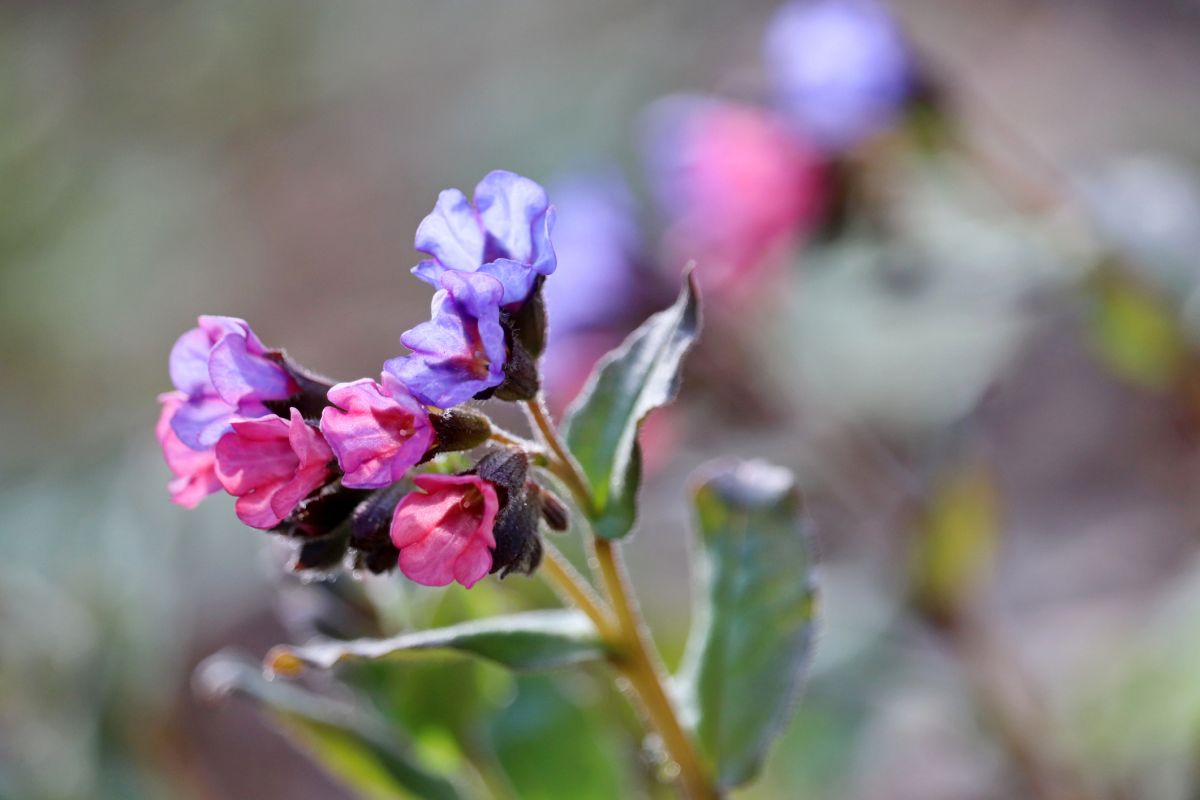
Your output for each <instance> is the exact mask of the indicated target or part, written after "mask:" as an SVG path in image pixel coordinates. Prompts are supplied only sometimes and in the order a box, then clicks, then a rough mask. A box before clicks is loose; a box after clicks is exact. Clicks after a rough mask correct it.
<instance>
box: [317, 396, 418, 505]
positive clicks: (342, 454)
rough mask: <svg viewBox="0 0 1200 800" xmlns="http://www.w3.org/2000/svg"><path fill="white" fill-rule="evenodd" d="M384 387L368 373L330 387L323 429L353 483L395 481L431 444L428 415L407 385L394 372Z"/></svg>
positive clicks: (368, 486) (369, 486) (347, 481)
mask: <svg viewBox="0 0 1200 800" xmlns="http://www.w3.org/2000/svg"><path fill="white" fill-rule="evenodd" d="M384 383H385V386H384V387H381V386H379V384H377V383H375V381H373V380H370V379H369V378H364V379H362V380H359V381H354V382H353V383H340V384H338V385H337V386H334V387H333V388H332V389H330V390H329V401H330V402H331V403H333V405H332V406H329V407H327V408H326V409H325V410H324V411H323V412H322V414H321V431H322V432H323V433H324V434H325V439H326V441H327V442H328V443H329V445H330V447H331V448H332V449H333V451H334V453H335V454H336V456H337V460H338V464H339V465H340V466H341V468H342V471H343V472H344V473H345V475H344V476H343V477H342V483H343V484H344V485H346V486H349V487H351V488H361V489H374V488H380V487H383V486H388V485H390V484H392V483H395V482H396V481H397V480H399V479H400V478H401V477H403V475H404V473H405V472H406V471H408V470H409V469H410V468H411V467H413V466H415V465H416V464H417V462H418V461H420V460H421V458H422V457H423V456H424V455H425V452H426V451H427V450H428V449H429V445H430V444H431V443H432V439H433V431H432V428H431V426H430V423H429V415H428V413H427V412H426V411H425V409H424V408H423V407H422V406H421V404H420V403H418V402H417V401H416V399H414V398H413V396H412V395H411V393H410V392H409V391H408V388H407V387H406V386H404V384H402V383H400V382H399V381H398V380H396V379H395V378H394V377H392V376H391V375H390V374H387V373H385V375H384Z"/></svg>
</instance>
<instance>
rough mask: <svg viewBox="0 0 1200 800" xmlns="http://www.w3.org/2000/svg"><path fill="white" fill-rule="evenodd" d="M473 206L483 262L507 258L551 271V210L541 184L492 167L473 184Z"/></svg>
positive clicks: (552, 261) (552, 266)
mask: <svg viewBox="0 0 1200 800" xmlns="http://www.w3.org/2000/svg"><path fill="white" fill-rule="evenodd" d="M475 207H476V208H477V209H478V210H479V218H480V220H481V221H482V222H483V228H484V230H485V231H486V232H487V245H486V247H485V249H484V253H483V260H484V261H485V262H488V261H494V260H496V259H498V258H508V259H511V260H513V261H515V262H518V263H521V264H527V265H528V266H529V267H530V268H531V269H533V270H534V271H535V272H538V273H540V274H542V275H549V274H551V273H552V272H554V267H555V265H556V262H555V258H554V247H553V246H552V245H551V243H550V230H551V228H552V227H553V224H554V212H553V209H551V207H550V201H549V199H548V198H547V197H546V190H545V189H543V188H542V187H541V185H539V184H538V183H536V182H535V181H532V180H530V179H529V178H525V177H523V176H521V175H517V174H515V173H512V172H507V171H505V170H496V171H495V172H491V173H488V175H487V176H486V177H484V179H483V180H482V181H480V182H479V185H478V186H476V187H475ZM522 299H524V298H522Z"/></svg>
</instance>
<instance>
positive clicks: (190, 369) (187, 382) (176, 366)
mask: <svg viewBox="0 0 1200 800" xmlns="http://www.w3.org/2000/svg"><path fill="white" fill-rule="evenodd" d="M210 350H212V342H211V341H210V340H209V338H208V334H207V333H205V332H204V331H203V330H201V329H200V328H192V329H191V330H190V331H188V332H187V333H185V334H183V335H182V336H180V337H179V338H178V339H177V340H176V341H175V346H174V347H172V348H171V358H170V361H169V370H170V373H171V383H173V384H175V388H176V389H178V390H179V391H181V392H183V393H184V394H186V395H187V396H188V397H193V396H196V395H199V394H203V393H204V391H205V390H206V389H208V387H209V378H208V353H209V351H210Z"/></svg>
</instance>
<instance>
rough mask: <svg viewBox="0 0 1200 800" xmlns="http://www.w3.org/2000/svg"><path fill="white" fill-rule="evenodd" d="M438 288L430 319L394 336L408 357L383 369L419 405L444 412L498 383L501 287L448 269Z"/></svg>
mask: <svg viewBox="0 0 1200 800" xmlns="http://www.w3.org/2000/svg"><path fill="white" fill-rule="evenodd" d="M438 283H439V285H440V287H441V288H440V290H439V291H438V292H437V293H435V294H434V296H433V308H432V312H433V313H432V317H433V318H432V319H430V320H429V321H428V322H422V323H421V324H420V325H418V326H417V327H415V328H413V329H412V330H409V331H405V333H404V334H403V335H402V336H401V337H400V341H401V343H402V344H403V345H404V346H405V347H407V348H409V349H410V350H412V351H413V352H412V354H411V355H407V356H401V357H399V358H393V359H391V360H390V361H388V362H387V363H386V364H384V365H383V369H384V371H385V372H388V373H391V375H392V376H393V377H395V378H397V379H398V380H399V381H400V382H401V383H403V384H404V385H405V386H407V387H408V389H409V391H411V392H412V393H413V396H415V397H416V398H417V399H418V400H420V401H421V402H422V403H425V404H427V405H431V406H436V407H438V408H450V407H451V406H456V405H458V404H459V403H462V402H464V401H466V400H470V399H471V398H472V397H474V396H475V395H476V394H478V393H479V392H482V391H484V390H485V389H490V388H492V387H493V386H498V385H500V383H502V382H503V381H504V361H505V347H504V329H503V328H501V327H500V303H501V300H502V298H503V297H504V286H503V285H502V284H501V283H500V281H499V280H497V279H496V278H495V277H493V276H492V275H489V274H486V273H483V272H454V271H450V270H447V271H444V272H443V273H442V274H441V276H440V278H439V280H438Z"/></svg>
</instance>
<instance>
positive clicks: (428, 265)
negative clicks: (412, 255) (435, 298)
mask: <svg viewBox="0 0 1200 800" xmlns="http://www.w3.org/2000/svg"><path fill="white" fill-rule="evenodd" d="M410 271H411V272H412V274H413V275H415V276H416V277H417V278H419V279H421V280H423V281H425V282H426V283H428V284H429V285H430V286H432V287H434V288H435V289H438V288H441V285H442V274H443V273H445V272H446V271H447V270H446V268H445V267H443V266H442V265H441V264H439V263H438V262H437V261H434V260H433V259H426V260H425V261H422V262H421V263H420V264H417V265H416V266H415V267H413V268H412V270H410Z"/></svg>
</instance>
